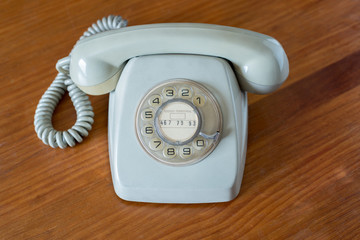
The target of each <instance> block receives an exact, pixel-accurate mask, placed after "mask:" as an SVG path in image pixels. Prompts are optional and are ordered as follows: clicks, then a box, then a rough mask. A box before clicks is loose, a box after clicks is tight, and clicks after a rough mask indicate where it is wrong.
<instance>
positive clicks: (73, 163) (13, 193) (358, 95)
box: [0, 0, 360, 239]
mask: <svg viewBox="0 0 360 240" xmlns="http://www.w3.org/2000/svg"><path fill="white" fill-rule="evenodd" d="M359 13H360V2H359V1H357V0H343V1H339V0H328V1H303V0H289V1H280V0H271V1H270V0H266V1H231V0H227V1H221V0H213V1H202V0H198V1H195V0H184V1H170V0H169V1H166V0H159V1H131V0H130V1H100V0H87V1H85V0H83V1H68V0H62V1H39V0H32V1H21V0H19V1H1V2H0V19H1V22H2V24H1V27H0V56H1V57H0V81H1V87H0V114H1V118H0V239H360V41H359V40H360V14H359ZM109 14H118V15H122V16H123V17H124V18H126V19H128V20H129V25H139V24H146V23H159V22H203V23H214V24H221V25H229V26H235V27H241V28H246V29H250V30H253V31H257V32H261V33H264V34H268V35H270V36H273V37H275V38H276V39H278V40H279V41H280V42H281V43H282V45H283V47H284V49H285V50H286V52H287V54H288V57H289V61H290V76H289V78H288V80H287V81H286V82H285V84H284V85H283V86H282V88H281V89H280V90H279V91H276V92H275V93H273V94H270V95H261V96H260V95H252V94H249V137H248V153H247V161H246V167H245V173H244V178H243V183H242V188H241V191H240V194H239V196H238V197H237V198H236V199H235V200H233V201H231V202H228V203H214V204H190V205H178V204H149V203H134V202H126V201H123V200H121V199H119V198H118V197H117V196H116V194H115V192H114V190H113V186H112V180H111V175H110V166H109V156H108V143H107V104H108V96H107V95H104V96H97V97H90V99H91V101H92V104H93V107H94V112H95V123H94V125H93V130H92V131H91V133H90V135H89V137H88V138H87V139H86V140H85V141H84V142H83V143H82V144H80V145H78V146H76V147H75V148H70V149H66V150H61V149H51V148H50V147H48V146H45V145H44V144H43V143H42V142H41V141H40V140H39V139H38V138H37V136H36V134H35V131H34V126H33V117H34V112H35V108H36V105H37V103H38V101H39V99H40V97H41V95H42V94H43V92H44V91H45V89H46V88H47V87H48V86H49V84H50V83H51V81H52V80H53V78H54V77H55V76H56V70H55V68H54V66H55V63H56V62H57V60H58V59H60V58H62V57H64V56H66V55H67V54H68V53H69V52H70V50H71V48H72V46H73V45H74V43H75V42H76V41H77V39H78V38H79V36H81V34H82V32H83V31H85V30H86V29H87V28H88V27H89V26H90V25H91V24H92V23H93V22H95V21H96V20H97V19H99V18H101V17H103V16H107V15H109ZM75 119H76V116H75V111H74V110H73V108H72V103H71V102H70V100H69V97H68V96H66V97H65V99H64V101H62V102H61V104H60V105H59V107H58V108H57V109H56V112H55V116H54V118H53V123H54V126H55V127H56V128H58V129H66V128H68V127H70V126H72V124H73V123H74V121H75Z"/></svg>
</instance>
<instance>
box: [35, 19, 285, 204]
mask: <svg viewBox="0 0 360 240" xmlns="http://www.w3.org/2000/svg"><path fill="white" fill-rule="evenodd" d="M125 25H126V22H125V21H124V20H123V19H121V17H114V16H109V17H108V18H103V19H102V20H100V21H98V22H97V24H95V25H93V26H92V27H91V28H89V30H88V31H87V32H86V33H85V34H84V36H85V37H83V38H82V39H80V40H79V41H78V42H77V44H76V45H75V46H74V48H73V50H72V51H71V54H70V55H69V56H68V57H66V58H64V59H61V60H59V62H58V64H57V69H58V70H59V72H60V73H59V75H58V77H57V79H56V80H55V81H57V82H56V84H55V85H59V86H60V85H61V84H62V86H61V87H62V89H63V90H64V89H65V87H66V85H65V84H67V85H68V86H69V87H68V89H69V91H70V95H71V96H73V98H74V101H75V104H74V105H75V107H77V108H80V110H77V112H78V121H77V123H76V124H75V126H74V127H73V128H71V129H70V130H68V131H65V132H62V133H59V132H58V131H56V130H53V129H52V125H51V116H50V117H48V115H45V113H48V112H51V114H52V111H53V109H54V108H55V106H56V104H54V103H52V106H51V107H52V111H51V108H50V110H49V108H48V107H47V106H48V105H46V101H47V102H49V101H50V100H49V99H50V98H49V97H48V98H46V97H43V98H44V99H45V100H46V101H41V100H40V103H39V105H38V110H37V112H36V115H35V129H36V131H37V133H38V136H39V138H41V139H43V141H44V139H45V141H44V142H45V143H46V144H48V145H51V146H52V147H57V146H60V147H62V148H65V147H66V146H67V145H69V146H73V145H74V144H75V142H80V141H82V137H84V136H86V135H87V134H88V130H89V129H90V128H91V124H92V121H93V120H92V116H93V113H92V111H91V106H90V103H88V102H87V100H86V98H87V97H86V95H85V94H84V93H83V92H85V93H88V94H94V95H99V94H105V93H110V99H109V120H108V121H109V124H108V125H109V127H108V138H109V155H110V165H111V174H112V178H113V183H114V188H115V192H116V193H117V195H118V196H119V197H120V198H122V199H125V200H129V201H141V202H157V203H205V202H224V201H230V200H232V199H234V198H235V197H236V196H237V195H238V193H239V191H240V185H241V180H242V176H243V171H244V164H245V158H246V142H247V96H246V92H247V91H249V92H252V93H260V94H265V93H269V92H272V91H274V90H276V89H277V88H279V87H280V86H281V84H282V83H283V82H284V81H285V79H286V78H287V76H288V73H289V64H288V59H287V56H286V54H285V52H284V50H283V48H282V46H281V45H280V43H279V42H278V41H276V40H275V39H274V38H272V37H269V36H266V35H263V34H259V33H255V32H252V31H248V30H243V29H239V28H233V27H225V26H219V25H210V24H193V23H168V24H150V25H140V26H133V27H126V28H123V27H124V26H125ZM108 30H109V31H108ZM96 32H98V33H96ZM95 33H96V34H95ZM53 84H54V83H53ZM49 89H51V91H50V93H48V95H49V94H51V93H52V94H53V95H56V97H58V98H60V97H61V95H62V90H58V91H57V92H56V90H54V89H55V87H54V86H53V88H51V87H50V88H49ZM79 89H81V90H82V91H83V92H82V91H80V90H79ZM48 91H49V90H48ZM54 92H55V94H54ZM58 92H61V94H57V93H58ZM45 94H46V93H45ZM58 95H59V96H60V97H59V96H58ZM54 98H55V97H54V96H52V99H54ZM42 100H43V99H42ZM54 101H55V100H54ZM54 101H53V102H54ZM57 101H58V100H57ZM55 102H56V101H55ZM56 103H57V102H56ZM54 105H55V106H54ZM39 109H40V110H39ZM44 109H45V110H44ZM49 122H50V123H49ZM44 125H45V127H44Z"/></svg>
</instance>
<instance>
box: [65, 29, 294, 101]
mask: <svg viewBox="0 0 360 240" xmlns="http://www.w3.org/2000/svg"><path fill="white" fill-rule="evenodd" d="M176 53H179V54H198V55H207V56H216V57H221V58H224V59H227V60H228V61H230V62H231V63H232V65H233V68H234V71H235V73H236V75H237V79H238V81H239V84H240V86H241V88H242V89H243V90H245V91H249V92H252V93H259V94H266V93H269V92H272V91H274V90H276V89H277V88H278V87H279V86H280V85H281V84H282V83H283V82H284V81H285V79H286V78H287V76H288V73H289V63H288V59H287V56H286V54H285V52H284V50H283V48H282V46H281V45H280V43H279V42H278V41H277V40H275V39H274V38H272V37H269V36H266V35H263V34H259V33H255V32H252V31H248V30H244V29H239V28H234V27H225V26H220V25H211V24H197V23H164V24H150V25H139V26H133V27H126V28H121V29H119V30H113V31H106V32H104V33H99V34H96V35H94V36H90V37H87V38H84V39H82V40H80V41H79V42H78V43H77V44H76V46H75V47H74V49H73V50H72V52H71V54H70V55H71V61H70V76H71V78H72V80H73V81H74V82H75V84H76V85H77V86H78V87H79V88H80V89H82V90H83V91H84V92H86V93H88V94H93V95H100V94H105V93H108V92H110V91H112V90H114V89H115V87H116V84H117V81H118V80H119V77H120V74H121V71H122V69H123V67H124V65H125V63H126V61H127V60H129V59H131V58H133V57H136V56H143V55H153V54H176Z"/></svg>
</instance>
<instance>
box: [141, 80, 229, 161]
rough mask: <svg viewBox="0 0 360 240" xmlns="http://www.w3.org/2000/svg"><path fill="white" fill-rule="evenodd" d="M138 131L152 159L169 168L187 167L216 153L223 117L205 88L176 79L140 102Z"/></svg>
mask: <svg viewBox="0 0 360 240" xmlns="http://www.w3.org/2000/svg"><path fill="white" fill-rule="evenodd" d="M135 128H136V133H137V138H138V140H139V142H140V144H141V146H142V147H143V148H144V150H145V151H146V152H147V153H148V154H149V155H150V156H151V157H153V158H154V159H156V160H158V161H160V162H162V163H166V164H170V165H187V164H193V163H196V162H198V161H200V160H202V159H204V158H205V157H206V156H208V155H209V154H210V153H211V152H212V151H213V150H214V149H215V147H216V146H217V144H218V142H219V140H220V135H221V131H222V115H221V111H220V107H219V105H218V103H217V101H216V99H215V97H214V96H213V95H212V94H211V93H210V92H209V91H208V90H207V89H206V88H205V87H204V86H202V85H200V84H199V83H196V82H194V81H191V80H187V79H174V80H169V81H167V82H164V83H162V84H159V85H157V86H155V87H154V88H153V89H152V90H151V91H150V92H148V93H147V94H146V95H145V97H144V98H143V99H142V100H141V102H140V104H139V107H138V109H137V113H136V119H135ZM149 129H151V130H153V131H152V132H151V133H150V131H149ZM146 130H148V131H146Z"/></svg>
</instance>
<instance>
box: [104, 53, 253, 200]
mask: <svg viewBox="0 0 360 240" xmlns="http://www.w3.org/2000/svg"><path fill="white" fill-rule="evenodd" d="M179 78H181V79H189V80H192V81H195V82H198V83H200V84H201V85H203V86H205V87H206V88H207V89H208V90H209V91H210V92H211V93H212V94H213V95H214V96H215V98H216V99H217V101H218V103H219V105H220V108H221V112H222V116H223V119H222V120H223V121H222V123H223V132H222V134H221V136H220V137H221V140H220V142H219V144H218V146H217V147H216V148H215V149H214V150H213V152H211V153H210V154H209V155H208V156H207V157H206V158H204V159H203V160H201V161H200V162H198V163H195V164H192V165H185V166H171V165H167V164H164V163H162V162H159V161H157V160H155V159H153V158H152V157H151V156H150V155H149V154H148V153H147V152H146V151H145V150H144V149H143V148H142V147H141V146H140V143H139V141H138V139H137V137H136V130H135V116H136V110H137V106H138V105H139V103H140V101H141V99H142V98H143V97H144V96H145V95H146V94H147V92H149V90H151V89H152V88H154V87H155V86H157V85H158V84H160V83H163V82H165V81H167V80H170V79H179ZM108 130H109V132H108V137H109V155H110V166H111V174H112V179H113V183H114V188H115V192H116V194H117V195H118V196H119V197H120V198H122V199H124V200H128V201H136V202H153V203H210V202H226V201H230V200H232V199H234V198H235V197H236V196H237V195H238V193H239V191H240V185H241V181H242V176H243V171H244V165H245V158H246V145H247V96H246V92H243V91H241V90H240V88H239V85H238V82H237V80H236V77H235V74H234V72H233V70H232V69H231V67H230V65H229V64H228V63H227V62H226V61H225V60H223V59H220V58H216V57H208V56H200V55H181V54H179V55H170V54H169V55H151V56H142V57H136V58H133V59H131V60H129V62H128V63H127V64H126V66H125V68H124V69H123V72H122V74H121V77H120V80H119V82H118V84H117V87H116V89H115V91H113V92H111V93H110V100H109V128H108Z"/></svg>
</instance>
